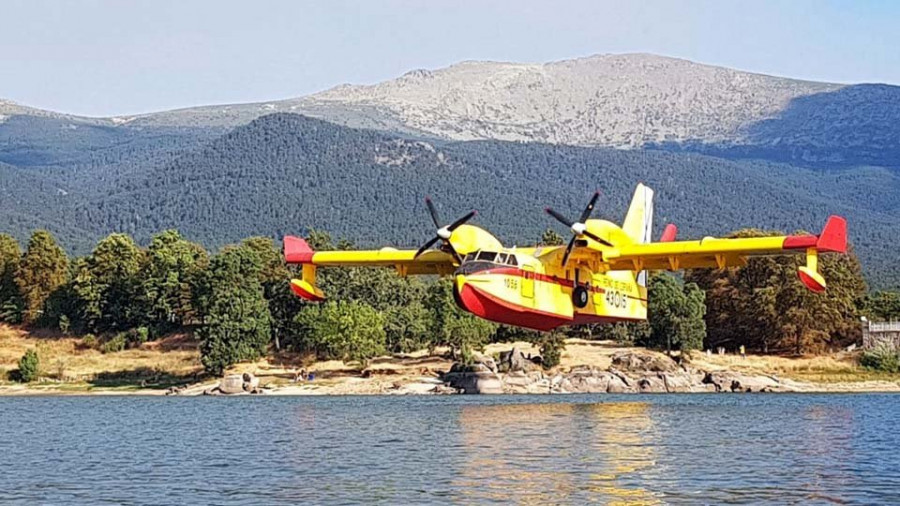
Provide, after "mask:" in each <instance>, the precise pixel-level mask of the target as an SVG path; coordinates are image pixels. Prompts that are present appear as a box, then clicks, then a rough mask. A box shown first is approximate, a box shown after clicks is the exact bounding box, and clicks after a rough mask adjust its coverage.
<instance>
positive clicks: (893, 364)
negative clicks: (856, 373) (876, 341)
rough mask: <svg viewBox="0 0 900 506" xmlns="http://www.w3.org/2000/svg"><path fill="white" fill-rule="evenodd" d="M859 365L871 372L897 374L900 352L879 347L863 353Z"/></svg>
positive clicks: (899, 365)
mask: <svg viewBox="0 0 900 506" xmlns="http://www.w3.org/2000/svg"><path fill="white" fill-rule="evenodd" d="M859 363H860V365H862V366H863V367H865V368H867V369H872V370H873V371H882V372H890V373H897V372H900V352H898V351H897V350H894V349H892V348H890V347H889V346H884V345H879V346H876V347H875V348H872V349H871V350H867V351H865V352H863V354H862V356H861V357H860V358H859Z"/></svg>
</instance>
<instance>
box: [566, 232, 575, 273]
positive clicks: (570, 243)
mask: <svg viewBox="0 0 900 506" xmlns="http://www.w3.org/2000/svg"><path fill="white" fill-rule="evenodd" d="M575 239H577V237H576V236H574V235H573V236H572V239H570V240H569V245H568V246H566V252H565V253H563V257H562V266H563V267H565V266H566V263H567V262H568V261H569V254H571V253H572V247H573V246H575Z"/></svg>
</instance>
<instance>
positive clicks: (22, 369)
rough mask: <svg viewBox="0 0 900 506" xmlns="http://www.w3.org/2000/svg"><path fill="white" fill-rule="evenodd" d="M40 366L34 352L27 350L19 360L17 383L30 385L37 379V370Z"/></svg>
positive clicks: (39, 361) (36, 354)
mask: <svg viewBox="0 0 900 506" xmlns="http://www.w3.org/2000/svg"><path fill="white" fill-rule="evenodd" d="M40 366H41V360H40V358H39V357H38V353H37V351H35V350H28V351H26V352H25V355H22V358H21V359H19V374H18V376H19V378H18V379H19V381H21V382H23V383H30V382H32V381H34V380H36V379H37V377H38V369H39V368H40Z"/></svg>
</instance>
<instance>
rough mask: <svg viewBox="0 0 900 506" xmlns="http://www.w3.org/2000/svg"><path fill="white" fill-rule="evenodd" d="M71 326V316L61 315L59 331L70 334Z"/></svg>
mask: <svg viewBox="0 0 900 506" xmlns="http://www.w3.org/2000/svg"><path fill="white" fill-rule="evenodd" d="M70 326H71V322H70V321H69V317H68V316H66V315H61V316H60V317H59V331H60V332H62V333H63V334H68V333H69V327H70Z"/></svg>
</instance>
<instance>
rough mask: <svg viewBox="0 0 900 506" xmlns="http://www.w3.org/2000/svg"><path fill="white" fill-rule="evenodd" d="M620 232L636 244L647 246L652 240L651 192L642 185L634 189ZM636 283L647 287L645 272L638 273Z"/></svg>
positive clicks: (639, 184)
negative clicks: (623, 232) (622, 231)
mask: <svg viewBox="0 0 900 506" xmlns="http://www.w3.org/2000/svg"><path fill="white" fill-rule="evenodd" d="M622 230H624V231H625V233H626V234H628V236H629V237H631V239H632V240H633V241H634V242H636V243H638V244H648V243H649V242H651V240H652V239H651V234H652V233H653V190H652V189H650V188H649V187H647V186H644V185H643V184H642V183H638V185H637V188H635V189H634V197H632V198H631V205H630V206H629V207H628V213H627V214H626V215H625V222H624V223H623V224H622ZM637 282H638V284H639V285H641V286H647V271H641V272H640V273H638V275H637Z"/></svg>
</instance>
